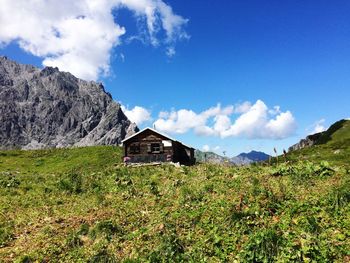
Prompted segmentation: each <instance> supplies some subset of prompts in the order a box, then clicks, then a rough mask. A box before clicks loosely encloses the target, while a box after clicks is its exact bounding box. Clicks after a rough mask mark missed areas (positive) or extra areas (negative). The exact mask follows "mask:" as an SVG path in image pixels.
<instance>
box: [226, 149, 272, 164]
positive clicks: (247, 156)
mask: <svg viewBox="0 0 350 263" xmlns="http://www.w3.org/2000/svg"><path fill="white" fill-rule="evenodd" d="M269 157H270V155H268V154H266V153H264V152H258V151H250V152H249V153H241V154H239V155H237V156H236V157H232V158H231V159H230V161H231V162H232V163H235V164H250V163H254V162H262V161H266V160H268V159H269Z"/></svg>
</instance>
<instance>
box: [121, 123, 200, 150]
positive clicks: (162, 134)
mask: <svg viewBox="0 0 350 263" xmlns="http://www.w3.org/2000/svg"><path fill="white" fill-rule="evenodd" d="M146 130H150V131H152V132H155V133H157V134H159V135H161V136H163V137H166V138H168V139H169V140H172V141H174V142H178V143H181V144H182V145H183V146H185V147H187V148H190V149H194V148H193V147H191V146H188V145H186V144H184V143H182V142H180V141H178V140H175V139H173V138H171V137H170V136H168V135H166V134H164V133H161V132H159V131H157V130H155V129H152V128H150V127H146V128H144V129H143V130H141V131H138V132H137V133H134V134H133V135H131V136H129V137H127V138H125V139H124V140H122V143H124V142H126V141H128V140H130V139H131V138H134V137H135V136H137V135H139V134H141V133H143V132H144V131H146Z"/></svg>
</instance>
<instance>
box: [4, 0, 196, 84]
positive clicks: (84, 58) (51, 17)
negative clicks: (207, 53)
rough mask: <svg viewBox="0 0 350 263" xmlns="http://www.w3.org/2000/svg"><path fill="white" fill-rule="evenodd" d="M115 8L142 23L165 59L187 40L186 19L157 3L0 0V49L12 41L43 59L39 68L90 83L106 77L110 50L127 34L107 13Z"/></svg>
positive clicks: (138, 0)
mask: <svg viewBox="0 0 350 263" xmlns="http://www.w3.org/2000/svg"><path fill="white" fill-rule="evenodd" d="M118 8H128V9H130V10H131V11H132V12H134V14H135V16H136V19H137V20H139V21H145V24H146V25H147V30H146V35H148V38H149V41H150V42H151V43H152V45H154V46H158V45H160V44H164V45H166V46H167V53H168V55H171V56H173V55H174V54H175V49H174V43H175V42H176V41H177V40H181V39H184V38H189V36H188V35H187V34H186V32H185V31H184V30H183V26H184V25H185V24H186V23H187V21H188V20H187V19H184V18H183V17H181V16H179V15H176V14H174V13H173V11H172V9H171V7H170V6H169V5H167V4H165V3H164V2H163V1H162V0H100V1H95V0H76V1H70V0H61V1H55V0H16V1H13V0H2V1H1V4H0V46H6V45H7V44H9V43H11V42H12V41H15V42H17V43H18V44H19V46H20V47H21V48H22V49H23V50H24V51H26V52H28V53H31V54H33V55H35V56H38V57H41V58H43V65H45V66H55V67H59V68H60V70H63V71H69V72H71V73H73V74H74V75H76V76H77V77H80V78H83V79H88V80H96V79H97V78H98V77H99V76H100V75H101V74H108V72H109V70H110V68H109V64H110V56H111V51H112V49H113V47H116V46H118V45H120V44H121V43H122V37H123V36H124V35H125V34H126V32H127V29H125V28H124V27H122V26H120V25H119V24H117V23H116V22H115V17H114V16H113V14H112V11H114V10H116V9H118ZM116 19H118V17H117V18H116ZM117 22H118V21H117ZM159 33H164V34H165V37H163V38H161V37H160V34H159ZM137 37H139V38H141V36H137Z"/></svg>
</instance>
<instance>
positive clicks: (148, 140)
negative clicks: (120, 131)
mask: <svg viewBox="0 0 350 263" xmlns="http://www.w3.org/2000/svg"><path fill="white" fill-rule="evenodd" d="M122 143H123V148H124V161H125V162H128V163H152V162H174V163H180V164H183V165H193V164H194V163H195V158H194V148H192V147H189V146H187V145H185V144H183V143H181V142H179V141H177V140H174V139H172V138H170V137H169V136H167V135H165V134H162V133H160V132H158V131H156V130H154V129H152V128H145V129H143V130H142V131H139V132H137V133H135V134H133V135H131V136H130V137H128V138H126V139H124V140H123V141H122Z"/></svg>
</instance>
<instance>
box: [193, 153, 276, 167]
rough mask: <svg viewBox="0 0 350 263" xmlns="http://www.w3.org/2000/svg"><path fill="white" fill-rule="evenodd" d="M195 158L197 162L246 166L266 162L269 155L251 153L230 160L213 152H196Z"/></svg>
mask: <svg viewBox="0 0 350 263" xmlns="http://www.w3.org/2000/svg"><path fill="white" fill-rule="evenodd" d="M195 157H196V160H197V161H199V162H207V163H216V164H220V163H228V164H232V165H246V164H251V163H254V162H261V161H266V160H268V159H269V157H270V155H268V154H266V153H263V152H257V151H251V152H249V153H241V154H239V155H237V156H235V157H232V158H227V157H224V156H221V155H218V154H216V153H213V152H202V151H200V150H196V152H195Z"/></svg>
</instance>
